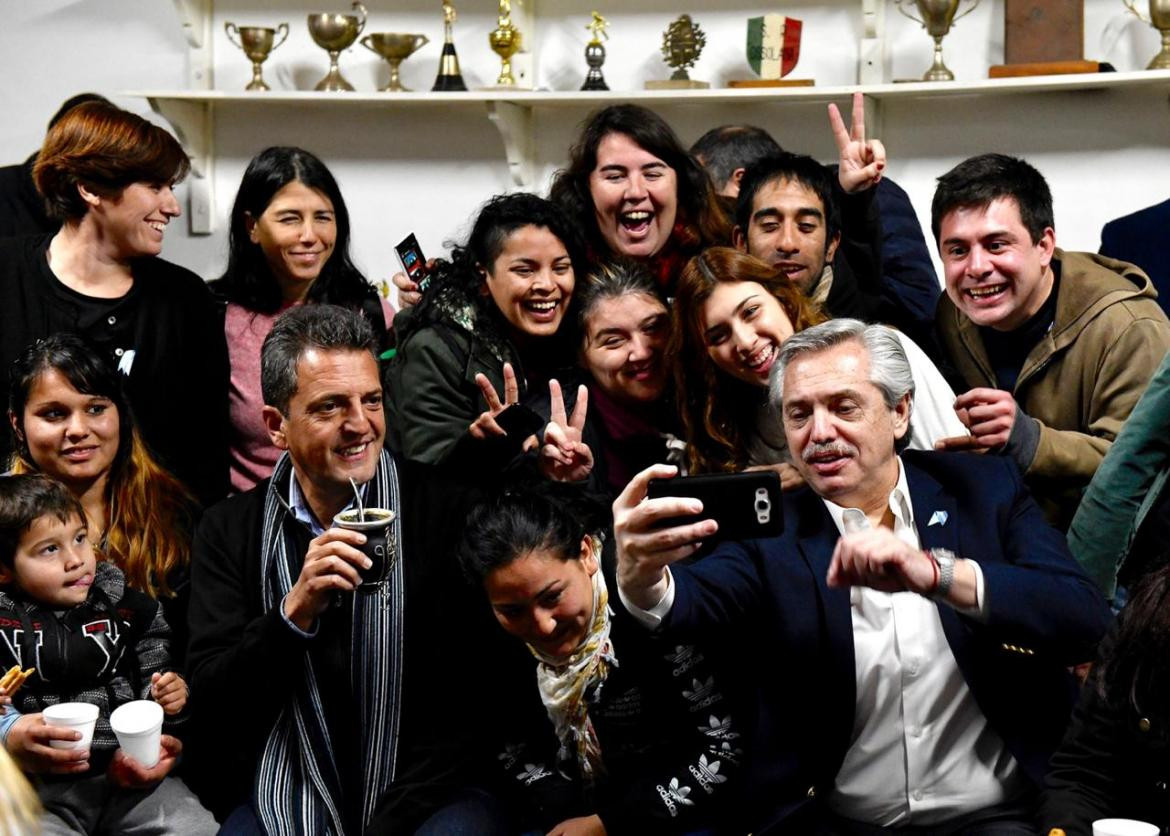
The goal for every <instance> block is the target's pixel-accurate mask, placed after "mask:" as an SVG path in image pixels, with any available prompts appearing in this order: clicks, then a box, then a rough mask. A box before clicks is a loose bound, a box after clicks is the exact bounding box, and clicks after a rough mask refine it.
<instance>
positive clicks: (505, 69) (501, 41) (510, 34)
mask: <svg viewBox="0 0 1170 836" xmlns="http://www.w3.org/2000/svg"><path fill="white" fill-rule="evenodd" d="M488 43H489V44H491V48H492V52H494V53H495V54H496V55H498V56H500V76H499V78H497V79H496V86H497V87H515V86H516V77H515V76H514V75H512V56H513V55H515V54H516V53H517V52H519V51H520V30H519V29H517V28H516V26H515V24H513V23H512V0H500V7H499V15H498V16H497V17H496V28H495V29H493V30H492V31H491V33H490V34H489V35H488Z"/></svg>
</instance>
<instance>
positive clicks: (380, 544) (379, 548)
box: [333, 508, 397, 592]
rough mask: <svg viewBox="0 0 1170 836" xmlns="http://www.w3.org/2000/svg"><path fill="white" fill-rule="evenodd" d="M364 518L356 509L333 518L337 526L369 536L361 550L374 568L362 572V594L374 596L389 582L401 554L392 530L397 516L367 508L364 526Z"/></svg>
mask: <svg viewBox="0 0 1170 836" xmlns="http://www.w3.org/2000/svg"><path fill="white" fill-rule="evenodd" d="M361 516H362V514H361V512H359V511H358V510H356V509H350V510H348V511H342V512H341V513H340V514H338V515H337V516H336V517H334V518H333V525H334V527H336V528H344V529H347V530H349V531H360V532H361V533H362V534H364V535H366V542H365V543H364V544H363V545H361V546H358V547H357V548H358V550H359V551H360V552H361V553H362V554H364V555H365V556H366V557H368V558H369V559H370V563H371V564H372V565H371V566H370V568H369V569H359V570H358V573H359V574H360V575H361V576H362V582H361V585H360V586H359V587H358V592H373V591H374V590H376V589H377V588H378V587H379V586H380V585H381V583H382V581H384V580H386V575H387V574H389V572H390V568H391V567H392V566H393V565H394V556H395V555H396V554H397V545H396V544H395V542H394V535H393V534H392V533H391V528H390V527H391V526H392V525H393V524H394V512H393V511H391V510H389V509H386V508H366V509H365V521H364V522H363V521H362V519H361Z"/></svg>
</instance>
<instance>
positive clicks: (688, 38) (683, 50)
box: [646, 15, 711, 90]
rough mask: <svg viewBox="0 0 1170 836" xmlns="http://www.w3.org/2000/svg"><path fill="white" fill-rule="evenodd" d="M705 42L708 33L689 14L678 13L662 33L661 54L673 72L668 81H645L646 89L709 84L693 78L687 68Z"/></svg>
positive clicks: (670, 88)
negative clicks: (688, 73)
mask: <svg viewBox="0 0 1170 836" xmlns="http://www.w3.org/2000/svg"><path fill="white" fill-rule="evenodd" d="M706 44H707V35H706V33H704V32H703V30H702V29H700V28H699V24H697V23H695V22H694V21H692V20H691V16H690V15H679V17H678V18H677V19H676V20H675V21H674V22H673V23H671V24H670V26H668V27H666V31H665V32H663V33H662V58H663V60H665V61H666V64H667V66H669V67H673V68H674V72H673V73H672V74H671V76H670V80H669V81H647V82H646V89H648V90H697V89H702V88H706V87H710V86H711V85H710V84H709V83H707V82H706V81H693V80H692V79H691V77H690V76H689V75H687V70H688V69H689V68H690V67H693V66H695V62H696V61H698V60H699V54H700V53H701V52H702V51H703V47H704V46H706Z"/></svg>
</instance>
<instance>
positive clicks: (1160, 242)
mask: <svg viewBox="0 0 1170 836" xmlns="http://www.w3.org/2000/svg"><path fill="white" fill-rule="evenodd" d="M1168 229H1170V200H1165V201H1163V202H1161V203H1159V204H1157V205H1155V206H1148V207H1146V208H1145V209H1141V210H1139V211H1137V212H1134V213H1133V214H1131V215H1126V216H1125V217H1122V218H1117V219H1115V220H1112V221H1110V222H1109V223H1107V224H1105V226H1104V227H1103V228H1102V229H1101V255H1107V256H1109V257H1110V258H1116V259H1118V260H1120V261H1128V262H1130V263H1131V264H1136V265H1137V266H1138V267H1140V268H1142V270H1144V271H1145V273H1146V275H1147V276H1149V277H1150V281H1152V282H1153V283H1154V288H1155V289H1156V290H1157V291H1158V304H1159V305H1161V306H1162V310H1164V311H1166V312H1167V313H1170V307H1168V306H1170V252H1167V249H1166V230H1168Z"/></svg>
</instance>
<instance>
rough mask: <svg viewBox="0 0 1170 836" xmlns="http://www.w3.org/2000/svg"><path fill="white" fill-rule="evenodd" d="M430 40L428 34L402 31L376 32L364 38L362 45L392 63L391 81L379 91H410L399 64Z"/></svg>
mask: <svg viewBox="0 0 1170 836" xmlns="http://www.w3.org/2000/svg"><path fill="white" fill-rule="evenodd" d="M430 40H431V39H430V38H428V37H427V36H426V35H405V34H402V33H401V32H374V33H372V34H369V35H366V36H365V37H364V38H362V40H361V44H362V46H364V47H365V48H366V49H368V50H369V51H370V52H373V53H375V54H377V55H380V56H382V57H383V58H385V59H386V63H387V64H389V65H390V81H389V82H388V83H387V84H386V86H385V87H379V88H378V92H379V93H405V92H409V91H408V90H407V88H406V87H404V86H403V85H402V79H401V78H400V77H399V76H398V65H399V64H401V63H402V62H403V61H405V60H406V59H407V58H409V57H410V56H411V55H413V54H414V53H415V52H416V51H417V50H420V49H422V48H423V47H424V46H426V45H427V44H428V43H430Z"/></svg>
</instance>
